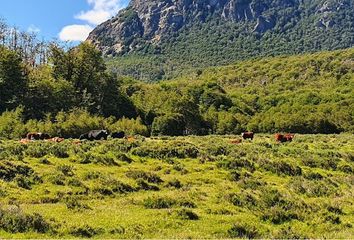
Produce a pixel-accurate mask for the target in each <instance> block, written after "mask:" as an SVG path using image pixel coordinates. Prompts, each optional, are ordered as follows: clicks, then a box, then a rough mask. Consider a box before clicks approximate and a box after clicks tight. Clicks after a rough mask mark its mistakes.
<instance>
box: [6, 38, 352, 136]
mask: <svg viewBox="0 0 354 240" xmlns="http://www.w3.org/2000/svg"><path fill="white" fill-rule="evenodd" d="M23 49H24V48H21V47H20V46H17V47H14V46H13V45H10V44H6V41H4V44H3V45H2V46H0V92H1V96H0V111H1V113H2V115H1V116H0V136H1V137H3V138H18V137H20V136H22V135H23V134H25V133H26V132H27V131H35V130H38V131H46V132H49V133H50V134H52V135H60V136H64V137H78V135H80V133H82V132H84V131H87V130H90V129H94V128H106V129H109V130H111V131H113V130H119V129H123V130H125V131H127V133H129V134H141V135H186V134H187V135H190V134H197V135H204V134H238V133H240V132H242V131H245V130H251V131H255V132H262V133H273V132H279V131H285V132H295V133H340V132H354V127H353V126H354V120H353V119H354V110H353V109H354V49H348V50H340V51H332V52H321V53H315V54H306V55H295V56H290V57H285V56H283V57H282V56H280V57H273V58H264V59H256V60H248V61H241V62H238V63H236V64H234V65H230V66H226V67H215V68H208V69H205V70H195V71H193V72H189V73H186V74H185V75H184V76H183V77H180V78H176V79H174V80H170V81H162V82H158V83H145V82H140V81H137V80H134V79H133V78H131V77H126V76H124V75H121V74H117V73H115V72H112V71H109V70H107V67H106V64H105V62H104V60H103V59H102V57H101V54H100V52H99V51H97V50H96V49H95V48H94V47H93V46H91V45H90V44H88V43H83V44H81V45H79V46H78V47H74V48H63V47H60V46H59V45H58V44H54V43H53V44H48V46H47V47H46V48H45V49H46V57H45V59H44V60H41V61H38V60H37V59H38V56H37V57H35V59H30V58H26V57H25V56H26V54H25V53H26V51H23ZM78 120H79V121H78Z"/></svg>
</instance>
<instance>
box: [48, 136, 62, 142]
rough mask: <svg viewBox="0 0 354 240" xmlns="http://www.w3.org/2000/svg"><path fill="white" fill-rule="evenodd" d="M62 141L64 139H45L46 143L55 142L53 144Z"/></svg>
mask: <svg viewBox="0 0 354 240" xmlns="http://www.w3.org/2000/svg"><path fill="white" fill-rule="evenodd" d="M64 140H65V139H64V138H60V137H54V138H50V139H47V140H46V141H48V142H55V143H61V142H63V141H64Z"/></svg>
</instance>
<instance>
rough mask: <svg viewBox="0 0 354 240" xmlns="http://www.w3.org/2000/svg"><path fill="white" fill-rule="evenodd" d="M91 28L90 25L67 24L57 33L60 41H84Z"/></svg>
mask: <svg viewBox="0 0 354 240" xmlns="http://www.w3.org/2000/svg"><path fill="white" fill-rule="evenodd" d="M92 30H93V28H92V27H91V26H90V25H69V26H66V27H64V28H63V29H62V30H61V32H60V33H59V39H60V40H62V41H85V40H86V38H87V37H88V35H89V34H90V32H91V31H92Z"/></svg>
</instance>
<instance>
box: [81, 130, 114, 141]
mask: <svg viewBox="0 0 354 240" xmlns="http://www.w3.org/2000/svg"><path fill="white" fill-rule="evenodd" d="M108 135H109V134H108V132H107V130H92V131H89V132H88V133H85V134H82V135H81V136H80V140H84V139H87V140H90V141H94V140H102V139H104V140H107V137H108Z"/></svg>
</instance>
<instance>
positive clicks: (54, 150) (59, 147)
mask: <svg viewBox="0 0 354 240" xmlns="http://www.w3.org/2000/svg"><path fill="white" fill-rule="evenodd" d="M50 153H51V154H53V155H54V156H55V157H57V158H68V157H69V156H70V155H69V153H68V146H67V145H64V144H53V145H52V146H51V147H50Z"/></svg>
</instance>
